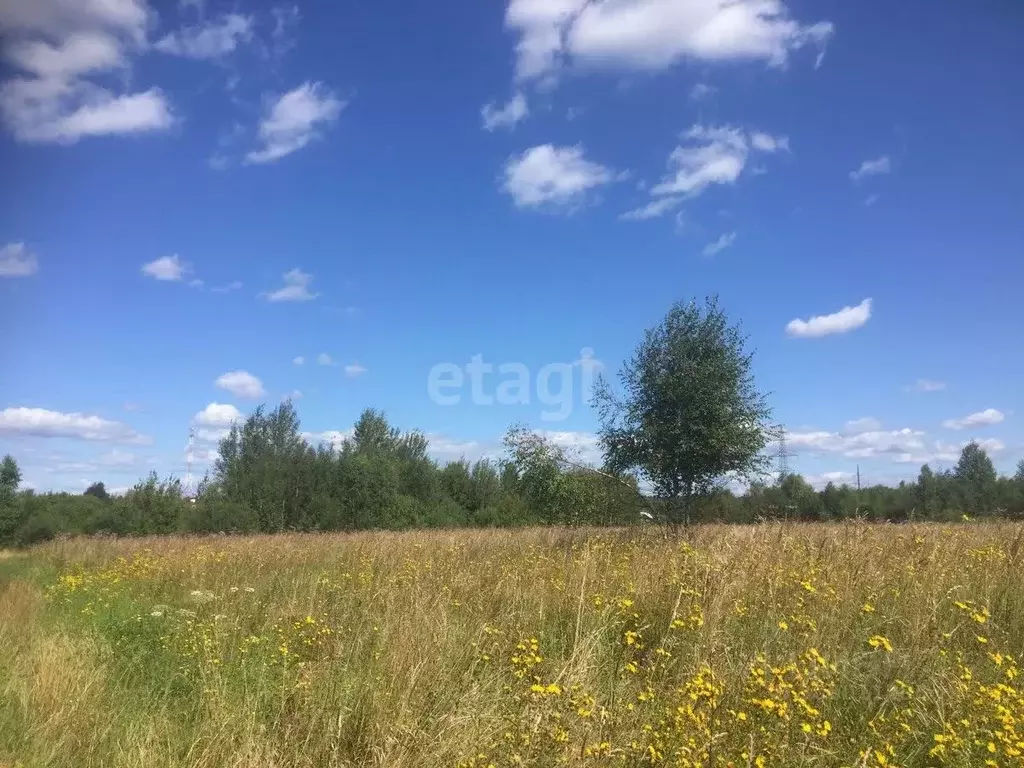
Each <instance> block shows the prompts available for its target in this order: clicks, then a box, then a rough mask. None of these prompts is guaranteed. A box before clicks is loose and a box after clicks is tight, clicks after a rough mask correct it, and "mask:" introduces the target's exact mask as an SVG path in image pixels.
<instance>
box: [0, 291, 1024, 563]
mask: <svg viewBox="0 0 1024 768" xmlns="http://www.w3.org/2000/svg"><path fill="white" fill-rule="evenodd" d="M745 347H746V339H745V338H744V336H743V335H742V334H741V332H740V329H739V327H738V326H733V325H730V324H729V322H728V319H727V318H726V316H725V314H724V313H723V312H722V311H721V309H719V307H718V304H717V301H716V300H715V299H709V300H707V301H706V302H705V304H704V305H703V306H698V305H697V304H696V302H689V303H678V304H676V305H675V306H673V307H672V308H671V310H670V311H669V313H668V314H667V315H666V317H665V318H664V320H663V321H662V322H661V323H659V324H658V325H657V326H655V327H654V328H652V329H650V330H649V331H647V333H646V334H645V336H644V338H643V340H642V341H641V343H640V345H639V346H638V347H637V350H636V352H635V354H634V355H633V357H632V358H631V359H630V360H629V361H627V362H626V364H625V365H624V366H623V368H622V371H621V372H620V374H619V386H618V387H612V385H611V384H610V383H609V382H608V381H606V380H604V379H600V380H599V381H598V384H597V387H596V389H595V393H594V404H595V406H596V408H597V411H598V415H599V417H600V421H601V430H600V439H601V445H602V448H603V454H604V463H603V466H602V467H601V468H600V469H598V468H594V467H589V466H586V465H584V464H583V463H582V462H581V461H579V459H578V457H576V456H574V455H572V453H571V452H570V451H568V450H566V449H565V448H563V447H560V446H558V445H555V444H553V443H552V442H550V441H548V440H545V439H544V438H543V437H541V436H540V435H538V434H536V433H534V432H533V431H531V430H530V429H528V428H526V427H522V426H519V427H513V428H512V429H511V430H510V431H509V433H508V434H507V435H506V439H505V448H506V451H505V456H504V458H503V459H502V460H501V461H487V460H483V461H478V462H476V463H473V464H470V463H469V462H467V461H455V462H450V463H447V464H445V465H443V466H442V465H440V464H438V463H437V462H436V461H434V460H433V459H431V458H430V456H429V455H428V441H427V439H426V437H425V436H424V435H423V434H422V433H420V432H416V431H412V432H403V431H401V430H399V429H397V428H395V427H393V426H392V425H390V424H389V423H388V421H387V419H386V418H385V417H384V414H382V413H380V412H378V411H375V410H367V411H365V412H364V413H363V414H362V415H361V416H360V418H359V420H358V421H357V422H356V424H355V427H354V429H353V431H352V437H351V438H350V439H348V440H345V441H343V442H342V443H341V444H340V445H337V446H331V445H320V446H311V445H309V444H308V443H307V442H306V441H305V440H304V439H303V437H302V433H301V432H300V428H299V418H298V414H297V413H296V411H295V409H294V407H293V406H292V404H291V403H290V402H286V403H282V404H281V405H279V406H278V407H277V408H275V409H273V410H270V411H267V410H265V409H264V408H262V407H261V408H259V409H257V410H256V412H255V413H253V414H252V415H251V416H250V417H249V418H248V419H246V420H245V422H244V423H242V424H236V425H235V426H233V427H232V428H231V430H230V432H229V434H228V435H227V436H226V437H225V438H224V439H223V440H222V441H221V442H220V446H219V458H218V460H217V462H216V464H215V466H214V468H213V471H212V474H211V475H210V476H209V477H208V478H206V479H205V480H204V482H203V484H202V486H201V488H200V492H199V494H198V498H197V499H195V500H184V499H183V498H182V489H181V484H180V482H179V481H178V480H175V479H169V480H166V481H160V480H159V479H158V478H157V477H156V475H151V476H150V477H149V478H148V479H146V480H144V481H142V482H140V483H139V484H138V485H136V486H135V487H134V488H133V489H132V490H131V491H129V492H128V493H127V494H126V495H124V496H123V497H120V498H110V497H109V496H108V494H107V493H106V491H105V489H104V488H103V486H102V484H96V485H94V486H92V487H90V488H89V489H87V491H86V492H85V494H83V495H82V496H72V495H68V494H46V495H36V494H33V493H31V492H22V493H17V492H16V489H17V486H18V482H19V480H20V474H19V472H18V468H17V465H16V464H15V462H14V460H13V459H12V458H11V457H7V458H5V459H4V461H3V464H2V466H0V543H2V544H12V543H13V544H28V543H32V542H35V541H39V540H41V539H45V538H48V537H50V536H54V535H57V534H61V533H100V532H106V533H113V534H120V535H129V534H143V533H146V534H148V533H170V532H174V531H192V532H216V531H225V532H257V531H260V532H268V533H273V532H278V531H286V530H311V531H312V530H321V531H322V530H362V529H375V528H392V529H401V528H410V527H436V526H492V525H505V526H516V525H545V524H564V525H583V524H587V525H617V524H632V523H637V522H640V521H643V520H651V521H664V522H668V523H672V524H688V523H690V522H696V521H707V520H722V521H731V522H750V521H755V520H758V519H764V518H790V519H799V520H834V519H843V518H847V517H853V516H858V517H867V518H870V519H888V520H907V519H924V520H942V519H957V518H960V517H962V516H963V515H965V514H969V515H972V516H973V515H1005V516H1024V462H1022V464H1021V466H1020V468H1019V470H1018V472H1017V474H1016V476H1015V477H1013V478H999V477H998V476H997V474H996V472H995V469H994V467H993V465H992V462H991V460H990V459H989V457H988V456H987V455H986V454H985V452H984V451H983V450H982V449H981V448H980V447H979V446H978V445H977V444H974V443H972V444H970V445H968V446H967V447H966V448H965V449H964V450H963V454H962V456H961V457H960V461H959V462H958V464H957V467H956V468H955V470H952V471H950V472H943V473H934V472H932V471H931V469H930V468H929V467H928V466H924V467H922V469H921V474H920V476H919V478H918V480H917V481H916V482H914V483H901V484H900V485H899V487H897V488H891V487H886V486H876V487H873V488H868V489H865V490H862V491H857V490H854V489H852V488H850V487H848V486H845V485H843V486H836V485H834V484H832V483H829V484H828V485H827V486H826V487H825V488H824V489H823V490H821V491H815V490H814V489H813V488H812V487H811V486H810V485H808V484H807V483H806V482H805V481H804V480H803V478H801V477H800V476H799V475H795V474H789V475H785V476H783V477H780V478H778V480H777V482H775V483H773V484H771V485H769V484H766V483H765V482H764V481H763V478H764V476H765V472H766V470H767V469H768V466H769V465H770V457H769V455H768V452H767V451H766V448H767V447H768V446H769V445H770V444H771V442H772V440H773V439H774V438H775V437H777V436H778V434H779V430H778V428H777V427H776V426H775V425H774V424H773V423H772V421H771V409H770V408H769V407H768V404H767V398H766V396H765V395H764V394H763V393H761V392H759V391H758V389H757V388H756V386H755V385H754V379H753V374H752V361H753V356H752V354H751V353H749V352H748V351H747V350H746V348H745ZM724 478H729V479H730V480H732V481H735V480H746V481H747V482H748V490H747V491H746V492H745V493H743V494H742V495H736V494H734V493H732V492H730V491H729V490H727V489H726V484H725V483H724V482H723V480H724Z"/></svg>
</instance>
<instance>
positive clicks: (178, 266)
mask: <svg viewBox="0 0 1024 768" xmlns="http://www.w3.org/2000/svg"><path fill="white" fill-rule="evenodd" d="M191 271H192V268H191V266H190V265H189V264H188V263H187V262H184V261H182V260H181V258H180V257H179V256H178V255H177V254H175V255H174V256H161V257H160V258H159V259H156V260H154V261H151V262H149V263H148V264H143V265H142V274H144V275H146V276H147V277H152V278H153V279H154V280H168V281H174V282H177V281H180V280H183V279H184V277H185V275H187V274H188V273H189V272H191Z"/></svg>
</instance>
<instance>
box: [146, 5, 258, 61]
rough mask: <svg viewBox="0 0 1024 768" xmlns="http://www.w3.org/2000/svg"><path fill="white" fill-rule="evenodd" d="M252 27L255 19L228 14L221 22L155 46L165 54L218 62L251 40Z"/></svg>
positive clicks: (175, 35)
mask: <svg viewBox="0 0 1024 768" xmlns="http://www.w3.org/2000/svg"><path fill="white" fill-rule="evenodd" d="M252 28H253V19H252V17H251V16H243V15H241V14H238V13H228V14H225V15H224V16H222V17H221V18H220V19H219V20H218V21H211V22H207V23H204V24H198V25H196V26H190V27H184V28H182V29H179V30H177V31H175V32H171V33H169V34H167V35H165V36H164V37H162V38H160V39H159V40H157V41H156V43H154V45H153V47H154V48H156V49H157V50H158V51H160V52H161V53H168V54H171V55H174V56H184V57H186V58H189V59H218V58H220V57H222V56H226V55H228V54H229V53H232V52H233V51H234V50H235V49H236V48H237V47H238V46H239V44H241V43H245V42H248V41H249V40H251V39H252V31H253V30H252Z"/></svg>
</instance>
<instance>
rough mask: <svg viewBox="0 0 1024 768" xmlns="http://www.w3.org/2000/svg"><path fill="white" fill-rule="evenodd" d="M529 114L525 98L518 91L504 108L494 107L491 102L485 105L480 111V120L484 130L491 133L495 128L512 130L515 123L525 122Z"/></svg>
mask: <svg viewBox="0 0 1024 768" xmlns="http://www.w3.org/2000/svg"><path fill="white" fill-rule="evenodd" d="M529 114H530V109H529V106H528V105H527V103H526V96H524V95H523V93H522V91H520V92H518V93H516V95H515V96H513V97H512V98H511V99H509V101H508V103H507V104H505V105H504V106H501V107H498V106H495V104H494V102H493V101H492V102H490V103H488V104H485V105H484V106H483V108H482V109H481V110H480V119H481V121H482V122H483V126H484V130H486V131H493V130H495V129H496V128H514V127H515V125H516V123H518V122H519V121H520V120H525V119H526V116H527V115H529Z"/></svg>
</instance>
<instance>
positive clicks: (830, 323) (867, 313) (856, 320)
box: [786, 299, 871, 338]
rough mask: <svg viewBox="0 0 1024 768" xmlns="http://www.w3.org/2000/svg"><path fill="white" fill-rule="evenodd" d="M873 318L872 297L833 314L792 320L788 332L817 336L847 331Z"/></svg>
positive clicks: (796, 335) (793, 334)
mask: <svg viewBox="0 0 1024 768" xmlns="http://www.w3.org/2000/svg"><path fill="white" fill-rule="evenodd" d="M870 318H871V299H864V301H862V302H861V303H860V304H858V305H857V306H855V307H843V308H842V309H841V310H839V311H838V312H833V313H832V314H831V315H816V316H814V317H812V318H810V319H809V320H801V319H799V318H797V319H796V320H790V321H789V324H788V325H787V326H786V333H787V334H789V335H790V336H795V337H797V338H817V337H819V336H828V335H830V334H834V333H847V332H848V331H852V330H855V329H857V328H860V327H861V326H863V325H864V324H865V323H866V322H867V321H868V320H869V319H870Z"/></svg>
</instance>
